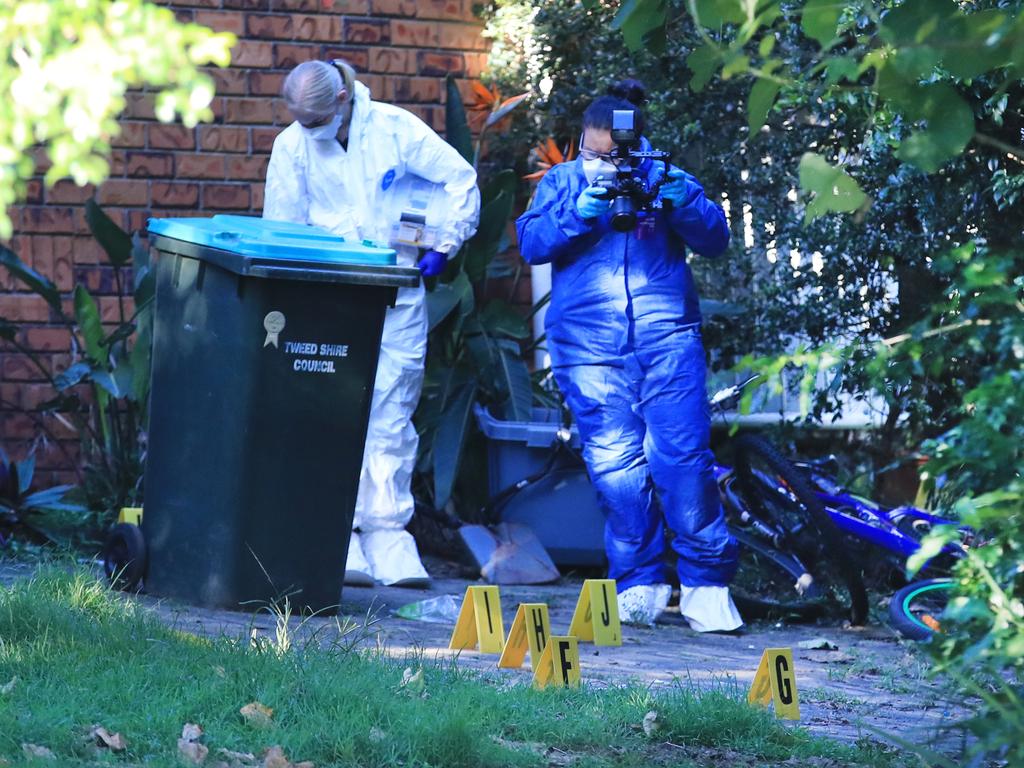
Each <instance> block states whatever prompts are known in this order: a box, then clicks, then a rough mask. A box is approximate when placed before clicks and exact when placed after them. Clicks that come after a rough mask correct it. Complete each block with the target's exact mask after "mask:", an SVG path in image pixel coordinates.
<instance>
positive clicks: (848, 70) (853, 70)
mask: <svg viewBox="0 0 1024 768" xmlns="http://www.w3.org/2000/svg"><path fill="white" fill-rule="evenodd" d="M825 69H826V72H827V76H826V79H825V81H826V83H828V85H838V84H839V83H841V82H842V81H843V80H848V81H849V82H851V83H855V82H857V78H859V77H860V75H861V72H860V67H859V65H858V63H857V60H856V59H855V58H853V57H852V56H838V57H836V58H832V59H829V60H828V64H826V66H825Z"/></svg>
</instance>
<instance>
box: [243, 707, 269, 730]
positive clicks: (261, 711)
mask: <svg viewBox="0 0 1024 768" xmlns="http://www.w3.org/2000/svg"><path fill="white" fill-rule="evenodd" d="M238 711H239V713H240V714H241V715H242V719H244V720H245V723H246V725H251V726H252V727H253V728H270V727H272V726H273V725H274V721H273V720H271V719H270V718H271V716H272V715H273V714H274V710H272V709H271V708H270V707H266V706H264V705H263V704H260V703H259V702H258V701H254V702H252V703H250V704H246V705H245V706H244V707H242V708H241V709H240V710H238Z"/></svg>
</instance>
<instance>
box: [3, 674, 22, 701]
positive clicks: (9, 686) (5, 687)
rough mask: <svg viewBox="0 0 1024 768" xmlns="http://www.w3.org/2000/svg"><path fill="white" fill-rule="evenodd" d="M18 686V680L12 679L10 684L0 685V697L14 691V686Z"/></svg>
mask: <svg viewBox="0 0 1024 768" xmlns="http://www.w3.org/2000/svg"><path fill="white" fill-rule="evenodd" d="M17 684H18V678H17V677H12V678H11V682H9V683H4V684H3V685H0V696H6V695H7V694H9V693H10V692H11V691H13V690H14V686H16V685H17Z"/></svg>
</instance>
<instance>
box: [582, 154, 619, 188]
mask: <svg viewBox="0 0 1024 768" xmlns="http://www.w3.org/2000/svg"><path fill="white" fill-rule="evenodd" d="M617 170H618V168H616V167H615V166H614V165H612V164H611V163H609V162H608V161H607V160H602V159H601V158H600V157H596V158H594V159H593V160H584V161H583V175H584V176H586V177H587V183H589V184H593V183H594V181H595V180H596V179H598V178H601V177H604V178H606V179H613V178H615V172H616V171H617Z"/></svg>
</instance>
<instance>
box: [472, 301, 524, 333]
mask: <svg viewBox="0 0 1024 768" xmlns="http://www.w3.org/2000/svg"><path fill="white" fill-rule="evenodd" d="M480 323H481V324H482V325H483V327H484V329H485V330H486V331H487V333H488V334H490V335H491V336H508V337H509V338H513V339H527V338H529V336H530V327H529V326H528V325H527V324H526V320H525V319H524V318H523V316H522V315H521V314H519V313H518V312H516V311H515V310H514V309H513V308H512V306H511V305H509V304H508V303H506V302H504V301H502V300H501V299H493V300H492V301H490V302H488V304H487V306H486V307H484V310H483V312H481V313H480Z"/></svg>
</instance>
